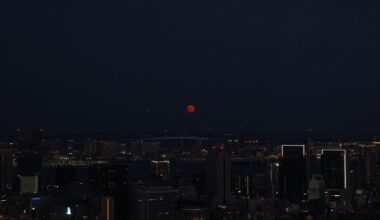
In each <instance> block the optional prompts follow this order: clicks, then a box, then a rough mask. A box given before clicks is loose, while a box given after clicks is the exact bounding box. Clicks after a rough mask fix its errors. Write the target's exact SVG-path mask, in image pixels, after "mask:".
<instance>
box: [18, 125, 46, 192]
mask: <svg viewBox="0 0 380 220" xmlns="http://www.w3.org/2000/svg"><path fill="white" fill-rule="evenodd" d="M42 133H43V130H42V129H40V130H21V129H17V143H18V151H19V155H18V162H17V173H18V175H19V177H20V194H28V193H38V175H39V172H40V171H41V169H42Z"/></svg>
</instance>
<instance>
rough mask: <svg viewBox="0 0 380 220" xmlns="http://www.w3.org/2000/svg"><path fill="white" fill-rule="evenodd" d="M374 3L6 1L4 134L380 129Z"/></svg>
mask: <svg viewBox="0 0 380 220" xmlns="http://www.w3.org/2000/svg"><path fill="white" fill-rule="evenodd" d="M371 2H372V3H371ZM375 2H377V1H368V2H367V1H358V0H357V1H353V0H345V1H333V0H303V1H301V0H295V1H293V0H292V1H286V0H124V1H109V0H86V1H84V0H62V1H52V0H46V1H38V0H36V1H18V0H2V1H0V58H1V59H0V113H1V114H0V129H2V130H7V129H9V130H10V129H14V128H17V127H44V128H47V129H87V128H88V129H97V128H100V129H127V130H131V131H134V130H136V131H137V130H140V129H157V128H176V127H186V126H194V124H195V125H198V124H199V125H204V126H210V127H215V128H234V127H238V126H243V127H246V128H265V129H269V128H310V127H315V128H324V129H338V128H349V129H351V128H352V129H354V128H355V129H357V128H363V129H368V128H380V126H379V122H380V74H379V73H380V50H379V49H380V22H379V21H380V14H379V7H380V4H379V3H375ZM189 103H192V104H194V105H196V107H197V112H196V113H193V114H191V115H189V113H186V105H187V104H189Z"/></svg>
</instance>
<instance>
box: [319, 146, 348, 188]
mask: <svg viewBox="0 0 380 220" xmlns="http://www.w3.org/2000/svg"><path fill="white" fill-rule="evenodd" d="M321 174H322V176H323V179H324V181H325V188H326V189H327V190H342V189H346V188H347V154H346V150H344V149H323V150H322V154H321Z"/></svg>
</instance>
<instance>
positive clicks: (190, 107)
mask: <svg viewBox="0 0 380 220" xmlns="http://www.w3.org/2000/svg"><path fill="white" fill-rule="evenodd" d="M186 111H187V112H188V113H194V112H195V106H194V105H188V106H187V107H186Z"/></svg>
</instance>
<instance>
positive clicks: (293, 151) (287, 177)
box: [279, 145, 307, 203]
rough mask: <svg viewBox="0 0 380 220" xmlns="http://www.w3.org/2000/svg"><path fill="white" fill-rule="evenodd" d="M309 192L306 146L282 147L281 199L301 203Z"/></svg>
mask: <svg viewBox="0 0 380 220" xmlns="http://www.w3.org/2000/svg"><path fill="white" fill-rule="evenodd" d="M306 190H307V174H306V159H305V145H282V146H281V161H280V192H279V194H280V197H281V198H284V199H287V200H289V201H290V202H292V203H299V202H300V201H301V200H302V199H303V198H304V196H305V195H304V194H305V193H306Z"/></svg>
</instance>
